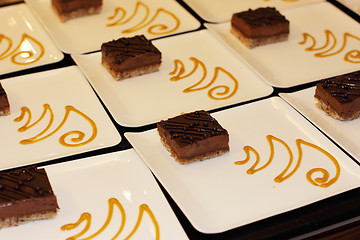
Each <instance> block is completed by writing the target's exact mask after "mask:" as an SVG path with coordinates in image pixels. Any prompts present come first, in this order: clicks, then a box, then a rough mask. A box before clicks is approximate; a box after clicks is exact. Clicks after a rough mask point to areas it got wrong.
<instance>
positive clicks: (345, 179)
mask: <svg viewBox="0 0 360 240" xmlns="http://www.w3.org/2000/svg"><path fill="white" fill-rule="evenodd" d="M49 73H50V72H48V74H49ZM51 73H52V74H55V75H61V76H62V77H64V79H71V81H72V84H71V85H70V84H66V83H65V82H61V81H57V80H59V78H56V77H55V78H54V81H52V80H51V77H50V75H48V74H45V75H43V76H45V78H44V79H42V78H41V77H40V75H39V74H34V75H31V76H28V77H27V78H28V81H25V80H24V78H21V77H19V78H17V79H11V81H5V82H4V83H5V86H6V87H7V88H8V89H10V92H11V93H12V92H13V90H12V89H15V88H16V86H18V87H21V86H23V85H24V89H29V88H32V89H33V88H34V87H29V86H28V85H29V84H30V85H32V86H37V87H39V88H40V89H39V91H40V92H46V91H47V90H48V89H51V88H47V89H45V88H41V86H44V85H46V84H50V85H52V86H54V87H52V88H53V89H54V90H53V91H51V92H50V93H49V94H48V95H45V96H43V97H38V98H36V99H34V100H35V101H34V103H36V104H33V103H32V101H28V100H29V99H30V100H31V99H32V98H31V97H29V96H27V95H26V94H25V93H22V94H24V98H20V100H16V101H15V106H17V105H22V104H17V101H18V102H21V103H23V102H27V103H28V104H27V105H28V106H29V107H30V108H31V109H33V108H32V106H38V105H39V104H40V103H43V101H44V100H46V101H47V102H48V103H49V104H50V105H51V106H53V107H54V115H55V116H56V115H57V114H56V113H58V112H59V111H60V110H63V109H62V108H63V106H64V104H65V103H66V104H71V105H75V106H77V107H78V108H79V109H81V110H83V111H84V112H86V113H87V114H88V116H90V117H91V118H93V119H94V121H95V122H96V123H101V124H99V125H98V129H99V131H98V133H99V136H106V137H105V138H102V141H105V140H106V141H110V142H113V143H116V142H118V140H119V139H118V137H117V134H115V133H117V132H116V130H114V128H113V126H112V125H107V124H105V123H106V122H107V121H108V120H107V118H104V119H102V117H101V115H102V111H103V110H102V109H99V108H98V107H97V105H98V102H97V101H95V102H94V101H93V100H91V99H97V98H95V97H89V96H86V93H82V91H84V90H82V91H79V89H89V88H90V87H89V85H88V84H85V81H82V83H83V84H85V85H81V84H78V83H76V82H77V80H74V79H76V77H75V78H74V76H76V75H77V74H80V73H79V70H78V69H77V67H70V68H66V69H60V70H56V71H52V72H51ZM69 74H70V75H69ZM33 78H36V79H37V80H36V81H35V80H33ZM38 79H40V80H38ZM80 79H81V78H80ZM82 79H83V78H82ZM55 80H56V81H55ZM83 80H84V79H83ZM47 81H48V83H47ZM62 83H64V84H62ZM11 85H13V86H14V87H12V86H11ZM61 85H64V86H63V88H62V87H61ZM9 86H10V87H9ZM69 88H71V89H76V90H70V89H69ZM59 89H60V91H59ZM55 91H57V92H60V93H58V95H56V94H55ZM67 91H70V92H71V91H75V93H73V94H74V95H73V96H72V94H69V93H66V92H67ZM64 92H65V93H66V95H65V97H62V96H59V94H60V95H63V94H64ZM313 92H314V89H313V88H312V89H308V90H306V91H305V92H298V93H292V94H282V96H281V97H283V98H284V99H286V100H287V101H288V102H289V103H291V104H292V105H293V106H295V107H296V106H298V105H300V106H302V108H299V109H301V110H302V113H304V115H306V116H308V117H309V119H310V120H311V121H313V122H315V123H316V124H318V125H319V127H320V128H321V127H324V126H326V125H328V123H331V124H332V128H333V129H337V131H338V132H342V131H343V135H344V136H346V135H347V136H346V137H347V138H344V139H348V140H349V141H350V142H351V143H356V142H355V141H351V138H352V139H353V140H354V139H356V136H354V131H351V129H350V127H349V126H347V127H346V128H344V127H343V126H342V125H340V124H341V123H339V121H336V120H330V119H329V118H328V117H327V116H326V115H325V114H324V113H323V112H322V111H320V110H319V109H316V108H314V104H315V103H314V102H313V99H312V95H313ZM22 94H19V96H20V95H22ZM32 94H33V95H35V96H36V95H40V94H39V93H38V92H37V91H35V92H33V93H32ZM54 94H55V96H54V99H57V101H54V99H53V98H52V97H51V95H54ZM11 95H12V96H15V95H16V92H15V91H14V94H11ZM74 96H75V97H74ZM14 99H15V98H14ZM11 101H12V102H13V103H14V101H13V100H12V98H11ZM84 101H85V102H86V103H87V104H86V105H87V106H89V105H91V106H92V110H91V111H90V109H88V108H87V107H85V105H84V103H83V102H84ZM89 103H90V104H89ZM93 111H95V112H96V114H94V113H92V112H93ZM19 112H20V111H19V107H16V108H15V113H19ZM313 112H314V113H313ZM309 113H311V114H310V115H308V114H309ZM315 113H316V114H315ZM40 114H41V110H39V109H38V110H36V111H35V112H34V116H39V115H40ZM15 115H16V114H15ZM213 116H214V117H215V118H216V119H217V120H218V121H219V123H220V124H221V125H222V126H223V127H224V128H226V129H227V130H228V131H229V135H230V149H231V150H230V153H228V154H225V155H223V156H221V157H217V158H214V159H209V160H207V161H204V162H198V163H194V164H190V165H179V164H178V163H176V162H175V161H174V159H173V158H172V157H171V156H170V154H169V153H168V152H167V151H166V149H165V148H164V147H163V146H162V145H161V142H160V139H159V136H158V135H157V133H156V129H152V130H149V131H146V132H141V133H130V132H128V133H125V136H126V138H127V139H128V140H129V141H130V143H131V144H132V145H133V147H134V149H135V151H136V153H135V151H134V149H131V150H129V151H121V152H118V153H114V154H105V155H101V156H98V157H93V158H90V159H82V160H78V161H74V162H69V163H62V164H55V165H51V166H48V167H46V169H47V171H48V173H49V178H50V181H51V182H52V184H53V186H54V191H55V193H56V194H57V195H58V196H59V204H60V208H61V210H60V213H59V216H58V217H57V218H55V219H54V220H50V221H41V222H34V223H30V224H27V225H23V226H21V229H22V231H17V230H16V229H15V228H9V229H5V230H4V231H3V230H2V231H1V233H0V236H23V235H22V234H27V233H28V232H30V231H33V229H34V228H35V229H36V228H39V229H40V228H42V229H46V230H45V231H42V232H43V233H44V237H43V238H42V235H41V237H39V238H38V239H47V237H48V236H49V235H52V234H54V233H59V232H60V230H59V229H60V227H61V226H62V225H63V224H66V223H69V222H70V223H71V222H75V221H76V220H77V219H78V217H79V216H80V214H81V213H82V212H85V211H90V212H91V213H93V214H94V217H95V216H96V217H95V218H96V220H94V224H93V225H92V226H93V227H92V228H91V230H90V232H95V231H96V229H98V226H101V223H103V222H104V219H106V214H107V211H106V207H107V204H106V201H107V200H108V199H109V198H112V197H115V198H117V199H119V200H120V202H121V203H122V204H130V205H128V206H126V207H125V209H126V211H130V212H132V213H131V214H130V215H131V217H129V222H130V224H129V225H130V226H134V224H133V220H130V219H132V218H136V216H137V215H136V214H137V211H138V207H139V205H140V202H142V203H146V204H148V205H149V206H150V208H151V209H152V210H153V211H154V212H155V216H156V218H157V219H158V221H159V226H160V229H161V231H162V230H163V229H168V228H170V229H172V231H180V232H181V228H180V227H179V224H178V223H177V221H175V220H174V219H173V216H169V215H168V214H169V213H168V212H167V211H168V210H167V204H164V203H163V202H161V201H163V200H159V199H162V198H163V196H162V195H161V194H158V193H156V191H157V190H156V191H155V192H154V190H152V189H151V188H153V186H152V185H156V184H155V183H154V182H155V181H154V179H152V182H151V184H150V182H149V180H148V179H144V181H143V182H144V184H138V183H139V181H142V180H141V179H140V180H139V178H138V176H139V175H141V176H143V174H144V173H143V172H142V171H144V169H145V164H146V165H147V166H148V167H149V169H150V170H151V171H152V172H153V173H154V174H155V176H156V177H157V179H158V180H159V181H160V182H161V184H162V185H163V186H164V187H165V188H166V190H167V191H168V192H169V193H170V195H171V196H172V197H173V199H174V200H175V201H176V202H177V204H178V205H179V207H180V208H181V209H182V211H183V212H184V213H185V215H186V216H187V217H188V218H189V220H190V222H191V223H192V224H193V226H194V227H195V228H196V229H198V230H199V231H202V232H206V233H218V232H222V231H226V230H229V229H232V228H235V227H239V226H243V225H245V224H247V223H250V222H254V221H257V220H261V219H263V218H266V217H269V216H273V215H276V214H280V213H283V212H285V211H289V210H292V209H295V208H298V207H300V206H304V205H307V204H310V203H312V202H315V201H318V200H321V199H325V198H327V197H330V196H334V195H336V194H339V193H342V192H344V191H347V190H350V189H353V188H356V187H359V182H360V181H359V178H360V167H359V165H358V164H357V163H356V162H355V161H354V160H353V159H351V158H350V157H349V156H347V155H346V154H345V153H344V152H343V151H342V150H340V149H339V148H338V147H337V146H336V145H335V144H334V143H333V142H332V141H330V140H329V139H328V138H327V137H326V136H325V135H323V134H322V133H321V132H320V131H319V130H318V129H317V128H315V127H314V126H313V125H312V124H311V123H310V122H309V121H307V120H306V119H305V118H304V117H303V116H301V115H300V114H299V113H298V112H297V111H296V110H295V109H294V108H293V107H292V106H290V105H289V104H288V103H287V102H286V101H284V100H283V99H282V98H280V97H272V98H267V99H265V100H261V101H256V102H254V103H250V104H245V105H242V106H239V107H235V108H230V109H227V110H224V111H219V112H216V113H214V114H213ZM314 116H317V118H316V117H314ZM14 117H15V116H14V115H13V114H12V115H10V116H8V117H5V118H2V119H1V120H3V119H8V120H9V121H12V120H13V119H14ZM99 118H100V119H99ZM74 120H75V119H74ZM74 122H75V123H79V122H77V121H76V120H75V121H72V122H71V124H70V126H69V128H70V129H74V126H75V127H78V126H79V124H74ZM104 122H105V123H104ZM82 124H83V123H82ZM350 124H352V125H351V127H355V128H357V127H358V126H356V124H359V121H357V120H355V121H352V122H350ZM13 125H16V124H15V123H11V124H0V126H5V127H4V129H1V131H2V132H4V131H6V128H7V126H10V128H11V129H12V131H13V132H15V131H16V129H15V127H14V126H13ZM103 125H105V126H103ZM106 125H107V126H106ZM354 125H355V126H354ZM348 127H349V128H348ZM324 130H325V131H326V128H324ZM37 131H38V130H37ZM334 131H335V130H333V134H334V136H335V135H337V132H334ZM13 132H12V133H6V135H7V136H10V137H12V136H14V133H13ZM18 134H19V135H21V134H20V133H18ZM351 134H353V135H351ZM268 135H273V136H275V137H277V138H279V139H281V140H283V141H284V142H285V143H286V144H287V145H288V146H289V148H290V149H291V150H292V153H293V155H294V160H295V159H297V158H298V157H299V152H298V151H296V144H295V142H296V139H302V140H304V141H306V142H309V143H312V144H315V145H317V146H319V147H320V148H322V149H324V150H325V151H327V152H328V153H330V154H331V155H332V156H333V157H334V158H335V159H336V162H337V163H338V164H339V169H340V170H339V172H337V170H336V164H334V162H332V161H331V159H329V158H327V157H326V156H325V155H324V154H322V153H321V152H319V151H316V149H313V148H311V147H306V146H305V145H303V148H302V152H303V158H302V161H301V164H300V167H299V169H298V170H297V171H296V172H295V173H294V174H293V175H291V176H290V178H289V179H287V180H286V181H284V182H281V183H277V182H275V181H274V179H275V177H276V176H277V175H278V174H279V173H281V172H282V171H283V170H284V169H285V167H286V166H287V164H288V162H289V160H288V159H289V153H287V151H286V149H285V148H284V147H283V146H281V144H276V143H275V144H274V146H275V148H274V149H275V152H274V153H275V158H274V160H273V162H272V163H271V165H270V166H269V167H267V168H266V169H264V170H262V171H260V172H258V173H256V174H254V175H249V174H247V172H246V171H247V169H249V168H250V167H251V165H252V164H253V163H254V162H253V161H254V160H252V161H250V162H248V163H247V164H245V165H236V164H235V162H236V161H241V160H244V159H245V158H246V154H245V152H244V150H243V148H244V146H247V145H249V146H252V147H254V148H255V149H256V150H257V151H258V153H259V155H260V156H261V161H260V163H259V166H262V165H264V163H265V162H266V161H267V159H268V158H269V154H270V147H269V144H268V143H267V141H266V136H268ZM109 136H114V138H113V137H109ZM339 136H342V135H339ZM351 136H353V137H351ZM57 138H58V136H56V135H55V136H54V138H52V139H51V138H49V139H48V140H46V141H43V142H40V143H37V144H38V145H37V146H35V145H36V144H33V145H28V146H25V147H24V146H21V145H20V144H19V143H18V142H17V141H18V140H19V139H17V141H9V139H8V141H7V142H4V143H1V144H2V146H7V147H6V148H5V151H6V150H7V149H9V153H8V154H6V155H4V154H3V156H4V157H5V158H8V157H11V156H12V155H14V154H15V155H16V154H18V152H22V151H30V152H29V153H28V154H27V156H26V157H23V159H30V158H31V157H29V156H33V155H34V154H33V150H32V149H34V148H38V147H39V148H41V149H42V151H48V150H49V149H50V150H51V149H52V150H54V149H60V150H59V152H58V154H59V153H60V154H61V153H63V152H61V149H65V148H61V146H60V145H59V143H58V142H57V141H56V140H57ZM334 139H335V141H336V140H337V141H338V143H339V144H340V145H341V143H342V142H341V141H342V138H340V139H338V138H336V137H334ZM10 140H11V139H10ZM114 140H115V141H114ZM9 142H13V143H14V144H13V145H9ZM94 144H96V145H97V147H104V146H101V138H100V139H95V140H94ZM355 148H356V146H355ZM24 149H25V150H24ZM356 149H358V147H357V148H356ZM80 150H82V151H88V150H87V149H80ZM346 150H348V151H349V152H350V153H352V152H353V151H352V150H351V149H350V148H347V149H346ZM78 151H79V150H78ZM34 152H35V153H36V152H37V151H34ZM39 154H40V155H41V151H40V150H39ZM63 154H64V153H63ZM35 155H36V154H35ZM129 155H130V156H129ZM36 156H37V155H36ZM57 156H59V155H57ZM139 156H140V158H141V159H142V160H143V161H144V162H142V161H139V160H137V158H138V157H139ZM140 158H139V159H140ZM114 159H115V160H114ZM30 160H31V159H30ZM134 161H135V162H136V165H139V164H140V165H141V166H137V167H134V166H133V164H134V163H133V162H134ZM35 162H36V161H35ZM144 163H145V164H144ZM13 164H18V166H19V165H21V164H22V163H19V162H17V160H16V159H13ZM27 164H32V162H27ZM119 164H120V165H119ZM123 164H126V165H128V166H123ZM294 165H295V162H293V163H292V165H291V167H290V170H288V171H287V172H286V174H289V171H291V169H293V168H294ZM130 167H133V168H134V169H129V168H130ZM137 168H140V169H137ZM315 168H323V169H325V170H326V171H328V172H329V178H330V179H331V178H334V177H336V174H337V173H339V178H338V180H337V181H335V183H334V184H332V185H330V186H329V187H327V188H322V187H319V186H314V185H312V184H310V183H309V181H308V180H307V177H306V175H307V174H308V172H309V171H311V170H312V169H315ZM111 171H114V172H116V174H115V173H114V174H111ZM119 173H120V174H119ZM137 174H139V175H137ZM65 176H66V177H65ZM89 176H90V179H88V178H89ZM94 176H96V177H94ZM214 176H217V177H216V178H214ZM318 177H322V174H321V173H315V174H313V175H312V178H313V179H315V178H318ZM120 178H121V179H120ZM129 179H130V180H129ZM131 179H134V180H131ZM135 179H136V180H135ZM135 182H136V183H137V184H135V185H136V186H135V185H134V184H133V183H135ZM145 182H146V184H145ZM249 182H251V184H249ZM119 183H121V184H120V185H121V187H120V188H119ZM114 184H115V185H116V186H115V185H114ZM149 184H150V185H151V186H152V187H151V188H150V189H149V188H148V187H149ZM94 188H95V189H96V190H95V191H96V194H94ZM299 188H301V189H302V192H301V193H299V192H298V191H297V190H298V189H299ZM115 189H116V190H115ZM121 189H122V190H121ZM139 192H140V193H142V195H141V196H139V195H138V194H139ZM184 193H186V194H184ZM149 196H153V197H152V198H150V199H149V198H148V197H149ZM184 196H186V197H184ZM89 199H94V201H92V200H91V201H89ZM265 199H266V201H265ZM99 201H100V202H103V203H104V205H103V207H102V208H100V207H98V203H99ZM159 201H160V202H159ZM239 202H241V203H242V204H239ZM95 203H96V206H97V207H96V208H95V207H94V206H95V205H94V204H95ZM134 203H135V204H134ZM157 204H159V205H162V206H163V207H164V206H165V208H164V209H163V210H160V209H162V208H161V207H159V205H157ZM163 204H164V205H163ZM154 205H155V206H154ZM134 211H135V213H134ZM134 214H135V215H134ZM163 215H165V216H167V217H164V216H163ZM170 215H171V214H170ZM168 218H170V220H169V219H168ZM160 219H162V220H160ZM116 226H118V225H116V224H115V226H112V227H111V228H110V229H112V230H109V232H110V233H109V234H113V233H114V231H115V230H114V229H116ZM142 226H144V225H142ZM146 226H147V227H144V228H143V229H142V230H139V231H140V232H143V231H144V232H145V233H144V234H149V231H150V232H153V231H154V230H153V228H154V226H153V224H152V223H151V222H150V223H149V222H148V223H147V224H146ZM149 228H150V230H149ZM130 230H131V227H130ZM130 230H127V231H130ZM19 234H20V235H19ZM67 234H74V233H71V232H63V233H59V234H56V236H60V237H61V238H63V237H64V236H68V235H67ZM125 234H126V233H125V232H124V235H125ZM139 234H140V233H139ZM152 234H153V233H152ZM161 234H163V233H162V232H161ZM164 234H165V235H166V233H164ZM179 234H180V235H178V236H180V237H179V239H183V237H184V236H183V235H182V234H181V233H179ZM184 238H185V237H184ZM59 239H60V238H59Z"/></svg>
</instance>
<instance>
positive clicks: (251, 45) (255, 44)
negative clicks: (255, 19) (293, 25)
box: [230, 27, 289, 49]
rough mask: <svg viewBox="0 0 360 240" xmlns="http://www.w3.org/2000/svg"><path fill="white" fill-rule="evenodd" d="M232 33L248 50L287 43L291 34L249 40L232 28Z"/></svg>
mask: <svg viewBox="0 0 360 240" xmlns="http://www.w3.org/2000/svg"><path fill="white" fill-rule="evenodd" d="M230 32H231V33H232V34H233V35H234V36H235V37H236V38H237V39H239V40H240V41H241V42H242V43H243V44H244V45H245V46H246V47H248V48H250V49H251V48H255V47H258V46H262V45H266V44H271V43H277V42H283V41H287V40H288V38H289V33H282V34H277V35H274V36H269V37H259V38H249V37H246V36H245V35H244V34H243V33H242V32H241V31H239V30H238V29H236V28H234V27H231V29H230Z"/></svg>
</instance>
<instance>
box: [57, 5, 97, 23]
mask: <svg viewBox="0 0 360 240" xmlns="http://www.w3.org/2000/svg"><path fill="white" fill-rule="evenodd" d="M51 4H52V6H53V8H54V9H55V11H56V13H57V14H58V15H59V17H60V20H61V21H63V22H65V21H67V20H69V19H73V18H78V17H83V16H87V15H92V14H96V13H99V12H100V11H101V8H102V0H51Z"/></svg>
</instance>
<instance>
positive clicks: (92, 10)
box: [53, 5, 102, 22]
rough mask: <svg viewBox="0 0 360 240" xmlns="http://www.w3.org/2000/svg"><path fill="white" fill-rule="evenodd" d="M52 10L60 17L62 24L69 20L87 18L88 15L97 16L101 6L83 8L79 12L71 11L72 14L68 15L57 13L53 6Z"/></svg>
mask: <svg viewBox="0 0 360 240" xmlns="http://www.w3.org/2000/svg"><path fill="white" fill-rule="evenodd" d="M53 9H54V10H55V12H56V13H57V15H58V16H59V17H60V20H61V21H62V22H66V21H67V20H70V19H73V18H79V17H84V16H88V15H93V14H97V13H99V12H100V11H101V9H102V6H98V7H90V8H83V9H79V10H76V11H72V12H69V13H61V12H59V11H58V9H57V8H56V7H55V6H54V5H53Z"/></svg>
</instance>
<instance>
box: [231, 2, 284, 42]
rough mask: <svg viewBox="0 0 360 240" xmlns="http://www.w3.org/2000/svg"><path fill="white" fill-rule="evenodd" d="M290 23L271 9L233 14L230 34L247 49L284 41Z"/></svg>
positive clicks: (265, 8) (250, 10)
mask: <svg viewBox="0 0 360 240" xmlns="http://www.w3.org/2000/svg"><path fill="white" fill-rule="evenodd" d="M289 25H290V23H289V21H288V20H287V19H286V18H285V16H283V15H282V14H281V13H280V12H279V11H277V10H276V9H275V8H273V7H262V8H258V9H255V10H252V9H249V10H247V11H243V12H238V13H234V14H233V15H232V18H231V29H230V32H231V33H232V34H233V35H234V36H235V37H237V38H238V39H239V40H240V41H241V42H242V43H243V44H244V45H245V46H247V47H248V48H254V47H257V46H261V45H265V44H270V43H276V42H281V41H286V40H287V39H288V37H289V32H290V29H289V28H290V27H289Z"/></svg>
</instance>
